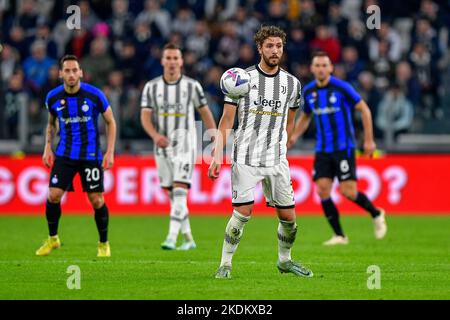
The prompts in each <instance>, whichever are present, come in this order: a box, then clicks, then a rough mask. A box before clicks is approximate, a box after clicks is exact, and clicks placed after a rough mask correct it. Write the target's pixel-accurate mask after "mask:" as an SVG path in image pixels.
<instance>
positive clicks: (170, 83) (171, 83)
mask: <svg viewBox="0 0 450 320" xmlns="http://www.w3.org/2000/svg"><path fill="white" fill-rule="evenodd" d="M162 78H163V81H164V83H165V84H167V85H168V86H170V85H176V84H179V83H180V81H181V78H183V75H180V77H179V78H178V80H177V81H175V82H167V80H166V79H165V78H164V76H162Z"/></svg>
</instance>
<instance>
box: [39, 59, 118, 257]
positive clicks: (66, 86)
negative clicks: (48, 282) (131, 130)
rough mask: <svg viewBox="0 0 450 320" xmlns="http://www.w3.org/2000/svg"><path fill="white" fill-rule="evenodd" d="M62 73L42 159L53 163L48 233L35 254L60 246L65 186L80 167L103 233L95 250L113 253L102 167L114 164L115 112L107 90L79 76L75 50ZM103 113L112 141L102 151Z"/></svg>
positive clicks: (51, 100)
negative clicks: (100, 127)
mask: <svg viewBox="0 0 450 320" xmlns="http://www.w3.org/2000/svg"><path fill="white" fill-rule="evenodd" d="M59 76H60V78H61V79H62V80H63V84H62V85H60V86H58V87H57V88H55V89H53V90H52V91H50V92H49V93H48V95H47V98H46V100H45V104H46V107H47V109H48V111H49V116H48V124H47V128H46V134H45V149H44V154H43V156H42V160H43V162H44V165H45V166H46V167H48V168H50V167H52V170H51V173H50V184H49V193H48V199H47V205H46V210H45V214H46V218H47V223H48V228H49V237H48V239H46V240H45V241H44V244H43V245H42V246H41V247H40V248H39V249H38V250H37V251H36V255H38V256H46V255H48V254H50V252H51V251H52V250H53V249H57V248H59V247H60V246H61V242H60V239H59V237H58V223H59V219H60V217H61V198H62V197H63V195H64V193H65V192H66V191H73V185H72V181H73V179H74V177H75V175H76V174H77V173H78V174H79V175H80V177H81V182H82V185H83V191H84V192H86V193H87V195H88V198H89V201H90V203H91V205H92V207H93V209H94V216H95V222H96V225H97V229H98V233H99V236H100V241H99V243H98V248H97V256H98V257H109V256H110V255H111V249H110V245H109V242H108V222H109V213H108V208H107V206H106V204H105V200H104V198H103V191H104V188H103V170H107V169H110V168H111V167H112V166H113V164H114V145H115V139H116V123H115V120H114V115H113V112H112V109H111V107H110V106H109V103H108V100H107V99H106V96H105V95H104V94H103V92H102V91H100V90H99V89H97V88H96V87H94V86H91V85H89V84H87V83H83V82H81V81H80V79H81V78H82V77H83V71H82V70H81V67H80V64H79V62H78V59H77V57H76V56H73V55H66V56H64V57H63V58H62V59H61V60H60V71H59ZM100 114H101V115H102V117H103V119H104V121H105V124H106V132H107V142H108V148H107V151H106V153H105V155H104V157H103V156H102V151H101V146H100V136H99V132H98V125H97V122H98V121H97V120H98V116H99V115H100ZM58 127H59V137H60V140H59V143H58V146H57V147H56V150H55V152H53V150H52V143H53V139H54V137H55V134H56V132H57V129H58Z"/></svg>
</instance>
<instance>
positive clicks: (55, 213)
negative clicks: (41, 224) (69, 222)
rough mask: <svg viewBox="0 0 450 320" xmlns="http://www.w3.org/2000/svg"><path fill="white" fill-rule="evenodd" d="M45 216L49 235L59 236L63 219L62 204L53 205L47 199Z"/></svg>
mask: <svg viewBox="0 0 450 320" xmlns="http://www.w3.org/2000/svg"><path fill="white" fill-rule="evenodd" d="M45 216H46V217H47V224H48V231H49V235H50V236H51V237H53V236H56V235H57V234H58V224H59V218H60V217H61V203H59V202H58V203H51V202H50V201H48V199H47V204H46V206H45Z"/></svg>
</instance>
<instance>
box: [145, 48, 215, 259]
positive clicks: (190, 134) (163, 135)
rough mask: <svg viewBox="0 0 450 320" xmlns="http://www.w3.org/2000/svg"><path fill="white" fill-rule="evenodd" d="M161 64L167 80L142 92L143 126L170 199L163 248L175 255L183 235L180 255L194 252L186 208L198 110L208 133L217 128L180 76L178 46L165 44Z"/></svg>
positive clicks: (196, 86)
mask: <svg viewBox="0 0 450 320" xmlns="http://www.w3.org/2000/svg"><path fill="white" fill-rule="evenodd" d="M161 64H162V66H163V69H164V73H163V75H162V76H159V77H157V78H154V79H152V80H150V81H149V82H147V83H146V85H145V87H144V90H143V93H142V100H141V107H142V111H141V124H142V127H143V128H144V130H145V131H146V132H147V134H148V135H149V136H150V137H151V138H152V139H153V142H154V145H155V150H154V154H155V160H156V166H157V168H158V174H159V180H160V183H161V187H162V188H163V189H165V190H167V192H168V195H169V199H170V206H171V209H170V225H169V233H168V235H167V238H166V240H165V241H164V242H163V243H162V244H161V247H162V248H163V249H166V250H173V249H176V242H177V237H178V234H179V232H180V230H181V233H182V234H183V237H184V241H183V243H182V244H181V246H180V247H178V249H179V250H189V249H194V248H195V247H196V244H195V241H194V239H193V237H192V232H191V227H190V223H189V211H188V207H187V194H188V189H189V187H190V184H191V179H192V173H193V170H194V165H195V159H196V147H197V142H196V141H197V137H196V128H195V117H194V116H195V113H194V110H197V111H198V112H199V114H200V116H201V118H202V120H203V121H204V122H205V125H206V128H207V129H216V124H215V122H214V118H213V117H212V114H211V111H210V110H209V107H208V105H207V101H206V98H205V96H204V93H203V88H202V87H201V85H200V83H199V82H198V81H196V80H194V79H192V78H189V77H187V76H185V75H183V74H182V72H181V70H182V67H183V56H182V52H181V49H180V48H179V47H178V46H176V45H175V44H170V43H169V44H167V45H166V46H165V47H164V49H163V53H162V58H161ZM152 118H154V119H155V125H156V127H155V126H154V125H153V119H152Z"/></svg>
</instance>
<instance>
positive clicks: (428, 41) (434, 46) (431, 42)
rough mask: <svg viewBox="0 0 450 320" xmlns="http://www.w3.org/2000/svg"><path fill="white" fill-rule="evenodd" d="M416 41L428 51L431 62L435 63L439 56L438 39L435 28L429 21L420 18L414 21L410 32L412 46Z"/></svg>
mask: <svg viewBox="0 0 450 320" xmlns="http://www.w3.org/2000/svg"><path fill="white" fill-rule="evenodd" d="M417 42H421V43H423V44H424V45H425V46H426V48H427V51H429V52H430V54H431V58H432V61H433V62H432V63H436V62H437V61H438V59H439V58H440V56H441V53H440V50H439V41H438V37H437V33H436V30H434V29H433V28H432V27H431V24H430V21H428V20H427V19H425V18H420V19H418V20H417V21H416V25H415V28H414V31H413V33H412V46H413V47H414V45H415V44H416V43H417Z"/></svg>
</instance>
